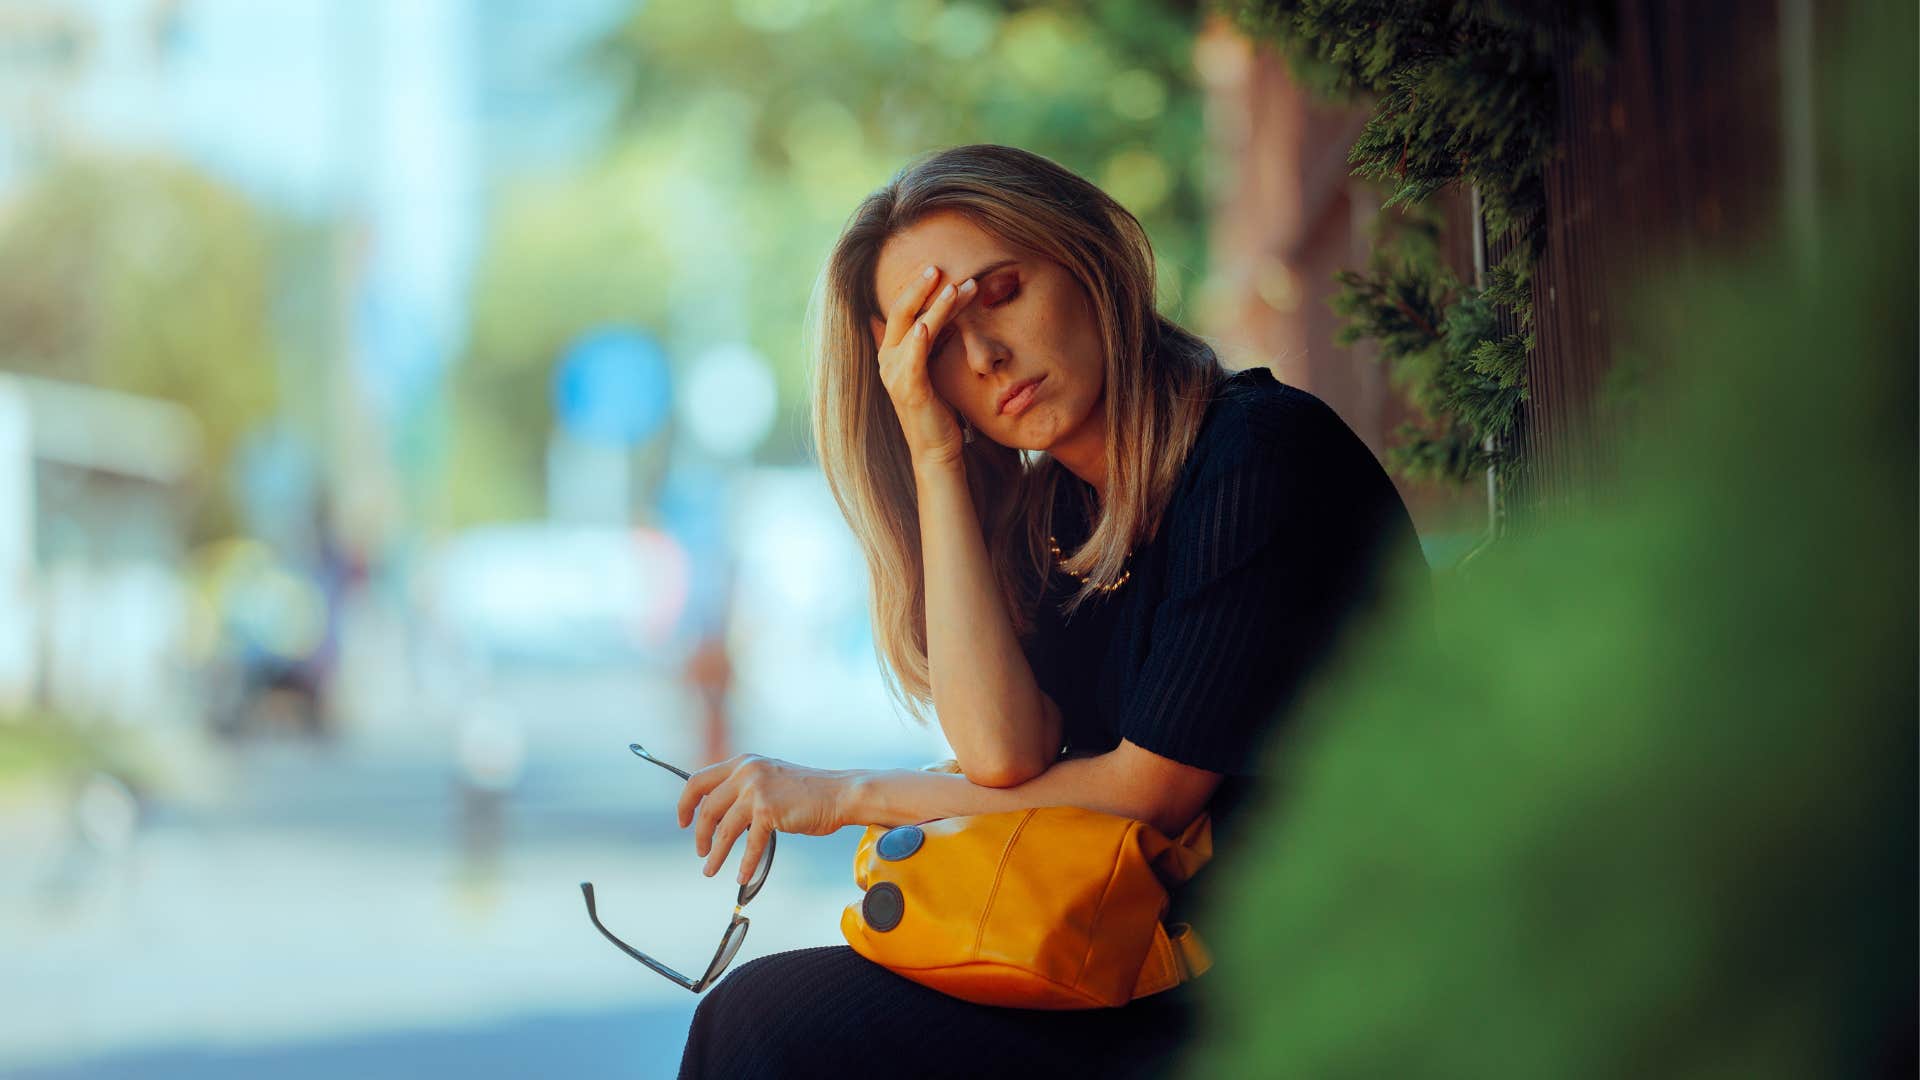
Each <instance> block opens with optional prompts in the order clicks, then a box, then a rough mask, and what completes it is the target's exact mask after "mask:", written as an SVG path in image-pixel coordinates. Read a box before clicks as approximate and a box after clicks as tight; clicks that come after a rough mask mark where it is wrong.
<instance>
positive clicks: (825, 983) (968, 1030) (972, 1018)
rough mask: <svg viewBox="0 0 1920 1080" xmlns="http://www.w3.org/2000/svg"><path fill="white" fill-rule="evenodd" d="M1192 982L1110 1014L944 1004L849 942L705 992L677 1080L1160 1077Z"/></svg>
mask: <svg viewBox="0 0 1920 1080" xmlns="http://www.w3.org/2000/svg"><path fill="white" fill-rule="evenodd" d="M1198 985H1199V984H1198V983H1197V982H1193V983H1187V984H1185V985H1183V986H1177V987H1174V988H1173V989H1171V990H1166V991H1162V992H1161V993H1158V994H1155V995H1153V996H1151V997H1145V998H1141V999H1140V1000H1138V1001H1135V1002H1132V1003H1130V1004H1128V1005H1125V1006H1123V1007H1121V1008H1118V1009H1074V1010H1051V1009H1047V1010H1040V1009H1003V1008H995V1007H992V1006H988V1005H975V1004H974V1003H972V1002H970V1001H961V1000H960V999H959V998H953V997H948V996H947V995H945V994H943V993H940V992H939V991H937V990H932V989H929V988H927V987H924V986H921V985H920V984H919V983H916V982H913V981H911V980H909V979H905V978H902V977H901V976H899V975H896V974H894V973H893V972H891V971H888V970H887V969H886V968H884V967H882V966H880V965H879V964H876V963H874V962H873V961H871V960H868V959H867V958H866V957H864V956H861V955H860V954H859V953H856V952H854V951H853V950H852V949H851V948H849V947H847V946H845V945H829V946H822V947H819V948H812V949H795V950H793V951H791V952H782V953H774V954H772V955H770V956H763V957H760V958H758V959H756V960H752V961H750V962H748V963H746V964H743V965H741V966H740V967H738V968H736V969H734V970H733V971H732V972H729V973H728V974H727V976H726V977H725V978H723V979H722V980H721V981H720V982H719V983H718V984H717V985H715V986H714V987H713V988H712V989H711V990H708V991H707V993H706V997H705V999H704V1000H703V1001H701V1002H700V1007H699V1009H698V1010H697V1011H695V1013H694V1014H693V1029H692V1031H691V1032H690V1033H689V1034H688V1037H687V1049H686V1052H685V1054H684V1056H683V1057H682V1058H681V1060H680V1078H681V1080H705V1078H726V1080H736V1078H773V1077H780V1078H786V1077H795V1078H806V1077H849V1076H914V1077H956V1078H957V1077H976V1076H994V1077H1020V1076H1047V1077H1052V1078H1063V1077H1079V1076H1088V1077H1094V1076H1097V1077H1143V1076H1162V1075H1166V1074H1167V1073H1169V1072H1170V1071H1171V1070H1172V1067H1173V1065H1174V1063H1175V1059H1176V1058H1177V1056H1178V1054H1179V1053H1180V1051H1181V1050H1182V1049H1183V1048H1184V1047H1185V1045H1186V1044H1187V1042H1188V1041H1189V1039H1190V1037H1191V1036H1192V1035H1193V1033H1194V1030H1195V1027H1196V1023H1197V1019H1198V1014H1197V1010H1196V1004H1197V996H1196V994H1197V987H1198Z"/></svg>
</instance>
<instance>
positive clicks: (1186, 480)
mask: <svg viewBox="0 0 1920 1080" xmlns="http://www.w3.org/2000/svg"><path fill="white" fill-rule="evenodd" d="M1094 509H1095V504H1094V498H1093V488H1092V487H1091V486H1090V485H1088V484H1086V483H1085V482H1083V481H1081V480H1079V479H1078V478H1076V477H1074V476H1072V475H1071V474H1066V475H1063V476H1062V478H1061V480H1060V483H1059V486H1058V488H1057V489H1056V493H1055V499H1054V504H1053V522H1052V530H1051V531H1052V532H1053V535H1054V536H1055V537H1056V538H1057V539H1058V541H1059V544H1060V548H1061V550H1062V551H1068V552H1070V551H1073V550H1074V549H1075V548H1076V547H1078V546H1079V545H1080V544H1081V543H1082V542H1083V541H1084V540H1085V538H1086V535H1087V532H1088V530H1089V525H1088V518H1089V515H1090V514H1091V513H1092V512H1093V511H1094ZM1399 559H1407V560H1420V561H1419V563H1418V566H1419V568H1420V569H1421V570H1424V569H1425V567H1426V563H1425V561H1424V559H1423V558H1422V556H1421V553H1420V548H1419V544H1418V541H1417V538H1416V536H1415V534H1414V529H1413V522H1412V520H1411V518H1409V516H1408V514H1407V510H1406V506H1405V505H1404V504H1403V503H1402V502H1401V500H1400V496H1399V493H1398V492H1397V491H1395V489H1394V486H1393V483H1392V481H1391V480H1389V479H1388V478H1387V475H1386V473H1385V472H1384V471H1383V470H1382V469H1381V467H1380V465H1379V463H1378V462H1377V461H1375V460H1374V457H1373V454H1372V452H1371V451H1369V450H1368V449H1367V447H1366V444H1365V443H1363V442H1361V441H1360V438H1359V437H1358V436H1356V435H1355V434H1354V433H1353V432H1352V430H1351V429H1349V428H1348V427H1347V425H1346V424H1345V423H1344V422H1343V421H1342V420H1341V419H1340V417H1339V416H1338V415H1337V414H1336V413H1335V412H1334V411H1333V410H1332V409H1331V408H1329V407H1328V406H1327V405H1326V404H1325V403H1323V402H1322V401H1321V400H1320V399H1319V398H1317V397H1315V396H1313V395H1312V394H1310V393H1308V392H1306V391H1305V390H1301V389H1299V388H1297V387H1294V386H1289V385H1287V384H1285V383H1282V382H1280V381H1278V380H1277V379H1275V378H1274V377H1273V375H1272V374H1271V373H1270V372H1269V371H1267V370H1266V369H1265V368H1252V369H1249V370H1246V371H1241V372H1236V373H1234V374H1232V375H1230V376H1227V377H1225V378H1224V379H1222V380H1221V381H1220V382H1219V383H1218V384H1217V385H1216V389H1215V393H1214V398H1213V401H1212V402H1211V403H1210V404H1209V406H1208V409H1207V414H1206V419H1205V421H1204V424H1203V426H1202V427H1201V430H1200V433H1199V435H1198V437H1197V438H1196V439H1195V442H1194V445H1193V449H1192V451H1191V452H1190V453H1189V454H1188V456H1187V460H1186V464H1185V466H1184V467H1183V469H1182V471H1181V477H1180V482H1179V486H1178V488H1177V489H1176V491H1175V493H1174V495H1173V497H1172V500H1171V501H1170V502H1169V503H1168V506H1167V509H1166V512H1165V515H1164V516H1163V518H1162V519H1161V525H1160V527H1159V529H1158V531H1157V533H1156V534H1155V536H1154V538H1153V539H1152V540H1151V541H1149V542H1147V543H1146V544H1145V545H1143V546H1142V547H1140V548H1138V549H1136V550H1135V551H1134V552H1133V555H1132V558H1131V561H1130V563H1129V566H1130V569H1131V571H1132V576H1131V577H1130V578H1129V579H1128V580H1127V582H1126V584H1124V585H1122V586H1121V587H1120V588H1119V589H1117V590H1115V591H1114V592H1112V593H1110V594H1105V595H1102V596H1096V597H1095V598H1093V599H1090V600H1089V601H1088V602H1087V603H1085V604H1083V605H1082V606H1081V607H1080V608H1079V609H1078V610H1077V611H1076V612H1075V613H1074V614H1073V616H1072V617H1071V618H1065V619H1063V618H1062V617H1061V616H1060V614H1059V610H1058V608H1059V603H1060V601H1062V600H1063V599H1064V598H1066V597H1067V596H1070V595H1072V593H1073V592H1074V590H1075V589H1076V588H1077V586H1078V583H1077V582H1075V581H1074V580H1073V579H1072V578H1071V577H1069V576H1067V575H1066V574H1065V573H1063V572H1061V571H1060V570H1058V569H1057V568H1056V569H1055V570H1054V571H1053V573H1052V575H1051V577H1050V578H1049V580H1048V583H1047V591H1046V595H1045V599H1044V600H1043V602H1042V604H1041V609H1040V612H1039V613H1038V616H1037V623H1038V626H1037V628H1036V630H1035V632H1034V633H1033V634H1032V635H1031V636H1030V638H1029V639H1028V640H1027V641H1026V642H1025V644H1024V648H1025V651H1026V654H1027V659H1028V661H1029V662H1030V663H1031V664H1032V666H1033V672H1034V675H1035V677H1036V678H1037V680H1038V681H1039V684H1040V688H1041V689H1042V690H1044V691H1045V692H1046V693H1047V694H1048V695H1049V696H1050V697H1052V698H1053V700H1054V701H1055V702H1057V703H1058V704H1059V706H1060V709H1061V713H1062V716H1063V719H1064V728H1065V735H1066V739H1065V746H1064V747H1062V751H1063V752H1071V751H1083V750H1084V751H1092V752H1104V751H1107V750H1111V749H1113V748H1115V747H1117V746H1118V745H1119V744H1120V740H1121V739H1123V738H1124V739H1127V740H1129V741H1131V742H1133V743H1135V744H1136V745H1138V746H1140V747H1142V748H1144V749H1147V750H1150V751H1152V752H1154V753H1156V754H1159V755H1161V756H1163V757H1166V758H1170V759H1172V760H1174V761H1178V762H1182V763H1185V764H1188V765H1193V766H1196V767H1198V768H1202V769H1209V770H1212V771H1214V772H1220V773H1225V774H1227V775H1226V778H1225V779H1223V780H1222V782H1221V786H1220V788H1219V789H1218V791H1217V792H1216V794H1215V796H1214V799H1213V801H1212V803H1211V804H1210V807H1209V808H1210V810H1211V811H1212V813H1213V818H1214V835H1215V843H1216V847H1220V846H1224V844H1225V843H1226V841H1227V839H1228V838H1229V837H1230V835H1231V833H1232V826H1233V820H1232V819H1233V818H1234V816H1235V814H1236V812H1237V810H1238V808H1239V806H1240V805H1241V804H1242V803H1243V802H1244V801H1245V800H1246V799H1247V798H1248V796H1249V795H1251V794H1252V793H1253V792H1254V791H1255V790H1256V784H1255V782H1254V781H1253V778H1254V777H1256V776H1258V775H1259V774H1260V773H1261V772H1262V759H1263V749H1264V747H1265V745H1266V743H1267V742H1268V741H1269V740H1270V739H1271V737H1272V736H1274V735H1275V734H1276V733H1277V732H1279V731H1281V730H1283V729H1284V727H1285V722H1286V719H1287V716H1288V714H1289V712H1290V711H1291V706H1292V704H1293V703H1294V702H1295V701H1296V700H1297V699H1298V698H1299V696H1300V695H1301V693H1302V691H1303V690H1304V689H1305V688H1306V686H1307V685H1308V683H1309V681H1310V679H1311V677H1312V676H1313V675H1314V674H1315V672H1316V670H1317V669H1319V668H1320V667H1321V666H1322V664H1323V662H1324V661H1325V660H1327V659H1328V658H1329V656H1330V655H1331V654H1332V651H1333V647H1334V645H1335V644H1336V641H1337V639H1338V638H1339V636H1340V634H1341V631H1342V629H1343V628H1344V627H1346V626H1348V625H1350V620H1351V619H1352V617H1353V616H1355V615H1357V614H1359V613H1361V612H1362V611H1364V610H1365V609H1366V608H1367V606H1368V605H1369V604H1370V603H1371V602H1372V601H1373V600H1374V599H1375V598H1376V597H1377V596H1378V595H1379V594H1380V592H1381V591H1382V587H1383V586H1384V585H1385V584H1386V582H1387V571H1388V570H1389V569H1390V566H1389V564H1390V563H1391V562H1392V561H1394V560H1399Z"/></svg>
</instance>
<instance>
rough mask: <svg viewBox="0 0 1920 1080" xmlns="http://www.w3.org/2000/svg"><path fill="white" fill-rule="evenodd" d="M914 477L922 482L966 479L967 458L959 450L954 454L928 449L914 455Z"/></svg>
mask: <svg viewBox="0 0 1920 1080" xmlns="http://www.w3.org/2000/svg"><path fill="white" fill-rule="evenodd" d="M913 475H914V479H916V480H918V481H920V482H921V483H923V484H924V483H926V482H927V481H929V480H950V479H958V480H965V479H966V476H967V464H966V458H965V457H964V456H963V455H961V454H960V453H958V452H955V453H952V454H946V453H940V452H935V451H926V452H922V453H918V454H915V455H913Z"/></svg>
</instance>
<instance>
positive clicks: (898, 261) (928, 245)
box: [874, 211, 1107, 463]
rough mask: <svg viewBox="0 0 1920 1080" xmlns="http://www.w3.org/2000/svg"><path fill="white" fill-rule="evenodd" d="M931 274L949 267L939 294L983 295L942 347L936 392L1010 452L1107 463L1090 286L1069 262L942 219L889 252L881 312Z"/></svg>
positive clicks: (881, 265)
mask: <svg viewBox="0 0 1920 1080" xmlns="http://www.w3.org/2000/svg"><path fill="white" fill-rule="evenodd" d="M928 265H932V266H936V267H939V269H940V275H941V277H940V284H941V285H946V284H952V285H954V286H956V287H958V286H959V285H960V283H961V282H964V281H966V280H967V279H968V278H969V277H972V278H974V280H975V282H976V284H977V286H978V288H979V294H978V295H977V296H975V297H974V299H973V301H972V302H971V303H968V304H967V305H965V306H964V307H962V308H961V309H960V311H959V313H958V314H956V315H955V316H954V317H953V319H952V320H951V321H950V322H949V323H948V324H947V326H946V328H945V329H944V330H943V331H942V332H941V334H940V336H938V337H937V338H935V339H934V342H933V345H932V347H931V349H930V351H929V353H928V376H929V380H930V381H931V382H932V384H933V389H934V392H935V393H937V394H939V395H940V396H941V398H942V399H944V400H945V401H946V402H947V404H949V405H951V406H953V407H954V409H955V410H957V411H958V412H959V413H960V415H961V416H962V417H964V418H965V419H966V420H967V422H968V423H970V424H972V425H973V426H974V428H975V429H977V430H978V431H979V432H980V434H982V435H984V436H986V437H987V438H989V439H992V440H993V441H994V442H997V443H999V444H1000V445H1002V446H1008V447H1013V448H1015V449H1019V450H1045V451H1048V452H1050V453H1052V454H1053V455H1054V456H1055V457H1058V458H1061V459H1062V460H1063V461H1065V460H1067V459H1069V458H1077V459H1079V460H1081V461H1086V462H1089V463H1091V462H1097V461H1100V460H1101V452H1102V443H1103V442H1104V440H1105V438H1106V426H1105V424H1106V421H1105V413H1104V411H1103V403H1104V401H1105V391H1106V370H1107V369H1106V358H1105V356H1104V355H1103V350H1102V346H1101V343H1100V331H1099V327H1098V326H1097V325H1096V324H1095V322H1094V314H1093V304H1092V302H1091V300H1090V299H1089V298H1088V296H1087V294H1086V290H1084V289H1082V288H1081V287H1080V283H1079V282H1077V281H1075V280H1074V279H1073V276H1072V275H1071V274H1069V273H1067V270H1066V268H1065V267H1063V266H1061V265H1060V264H1059V263H1056V262H1053V261H1051V260H1048V259H1045V258H1042V257H1040V256H1038V255H1035V254H1033V253H1032V252H1029V251H1025V250H1022V249H1019V248H1015V247H1011V246H1009V245H1007V244H1006V243H1004V242H1002V241H1001V240H999V239H997V238H995V237H994V236H992V235H991V234H989V233H988V232H986V231H985V230H983V229H981V228H979V227H978V226H976V225H974V224H973V223H972V222H970V221H968V220H967V219H966V218H965V217H962V216H961V215H959V214H957V213H954V212H951V211H943V212H939V213H935V214H931V215H929V216H927V217H925V218H923V219H921V220H920V221H919V222H918V223H917V224H915V225H914V226H913V227H911V228H908V229H905V230H902V231H901V232H898V233H896V234H894V236H893V237H892V239H890V240H888V241H887V243H886V245H885V246H884V247H882V248H881V249H880V258H879V260H878V262H877V263H876V264H875V267H874V284H875V287H876V288H877V289H878V296H879V299H880V304H881V307H882V308H883V309H884V308H885V307H886V306H887V305H888V304H890V303H891V302H892V300H893V298H894V297H897V296H899V295H900V293H901V292H902V291H904V290H905V289H906V288H907V286H908V285H910V284H912V283H913V282H914V280H915V279H916V278H917V277H918V276H919V274H920V272H921V271H922V270H924V269H925V268H926V267H927V266H928ZM934 292H935V293H937V292H938V289H936V290H934ZM1027 384H1032V385H1031V388H1030V389H1023V388H1024V387H1027ZM1009 393H1011V395H1012V396H1011V397H1010V398H1009V396H1008V395H1009ZM1003 404H1004V405H1005V406H1006V407H1005V409H1004V410H1003V408H1002V405H1003Z"/></svg>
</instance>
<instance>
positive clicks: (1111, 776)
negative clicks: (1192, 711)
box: [840, 753, 1193, 835]
mask: <svg viewBox="0 0 1920 1080" xmlns="http://www.w3.org/2000/svg"><path fill="white" fill-rule="evenodd" d="M844 782H845V785H846V786H845V788H844V793H843V797H842V801H841V807H840V818H841V822H840V823H841V824H842V825H889V826H890V825H913V824H917V823H919V822H922V821H930V820H932V819H934V818H944V817H959V816H961V815H965V814H992V813H998V812H1000V811H1003V810H1026V809H1029V808H1031V807H1036V806H1079V807H1083V808H1085V809H1088V810H1099V811H1102V812H1103V813H1108V814H1118V815H1119V816H1121V817H1127V818H1137V819H1139V820H1141V821H1146V822H1149V823H1151V824H1153V825H1154V826H1155V827H1157V828H1159V829H1160V830H1161V831H1162V832H1165V833H1167V834H1168V835H1177V834H1178V833H1179V832H1180V830H1181V829H1183V828H1185V827H1186V825H1187V823H1188V822H1189V821H1191V820H1192V818H1193V812H1191V808H1184V807H1183V808H1173V807H1170V806H1168V805H1166V803H1167V800H1165V799H1163V798H1162V797H1161V796H1162V794H1163V793H1162V792H1159V791H1156V790H1153V788H1154V785H1153V784H1151V783H1148V782H1146V779H1145V778H1143V777H1141V776H1139V775H1138V774H1136V773H1134V772H1133V771H1132V770H1128V769H1126V768H1125V767H1124V764H1123V763H1122V762H1121V761H1120V760H1119V759H1118V757H1117V756H1116V755H1115V754H1112V753H1108V754H1100V755H1095V756H1092V757H1080V758H1067V759H1063V760H1061V761H1058V762H1056V763H1054V764H1053V765H1052V766H1051V767H1049V768H1048V769H1047V770H1046V771H1045V772H1042V773H1041V774H1040V775H1039V776H1036V777H1034V778H1033V779H1031V780H1028V781H1027V782H1025V783H1023V784H1017V785H1015V786H1013V787H983V786H981V785H979V784H976V783H974V782H973V781H971V780H969V779H967V778H966V777H965V776H961V775H958V774H955V773H941V772H923V771H920V770H916V769H855V770H851V771H850V772H848V773H846V774H845V781H844ZM1175 817H1180V818H1183V820H1178V821H1176V820H1171V819H1172V818H1175Z"/></svg>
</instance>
